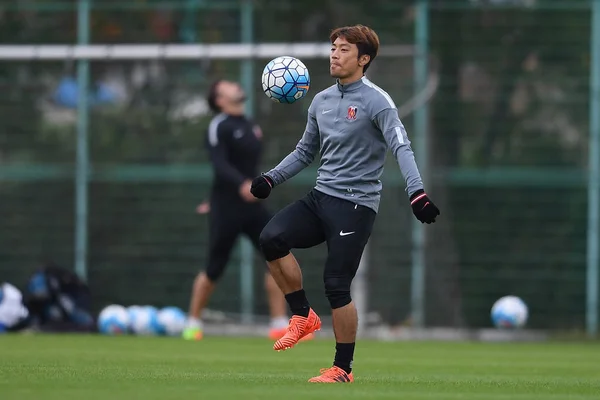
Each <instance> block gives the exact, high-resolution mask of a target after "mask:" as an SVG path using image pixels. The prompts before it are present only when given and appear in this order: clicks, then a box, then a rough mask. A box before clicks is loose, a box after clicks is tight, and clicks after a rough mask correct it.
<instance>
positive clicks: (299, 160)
mask: <svg viewBox="0 0 600 400" xmlns="http://www.w3.org/2000/svg"><path fill="white" fill-rule="evenodd" d="M319 146H320V140H319V126H318V125H317V119H316V117H315V116H314V114H313V113H312V112H311V110H310V109H309V112H308V121H307V122H306V129H305V130H304V134H303V135H302V138H301V139H300V141H299V142H298V144H297V145H296V148H295V149H294V151H292V152H291V153H290V154H288V155H287V156H286V157H285V158H284V159H283V160H282V161H281V162H280V163H279V164H278V165H277V166H276V167H275V168H273V169H272V170H270V171H269V172H267V175H268V176H269V177H270V178H271V179H272V180H273V186H277V185H280V184H282V183H283V182H285V181H287V180H288V179H290V178H292V177H293V176H295V175H296V174H298V173H299V172H300V171H302V170H303V169H304V168H306V167H308V166H309V165H310V164H311V163H312V162H313V160H314V159H315V156H316V155H317V153H318V152H319Z"/></svg>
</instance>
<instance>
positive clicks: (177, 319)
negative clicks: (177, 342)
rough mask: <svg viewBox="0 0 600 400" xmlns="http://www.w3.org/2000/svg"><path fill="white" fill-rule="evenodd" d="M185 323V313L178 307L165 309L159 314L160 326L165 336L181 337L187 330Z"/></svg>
mask: <svg viewBox="0 0 600 400" xmlns="http://www.w3.org/2000/svg"><path fill="white" fill-rule="evenodd" d="M185 321H186V316H185V313H184V312H183V311H182V310H181V309H180V308H178V307H165V308H163V309H161V310H160V311H159V312H158V324H159V326H160V329H161V333H163V334H164V335H167V336H178V335H180V334H181V333H182V332H183V329H184V328H185Z"/></svg>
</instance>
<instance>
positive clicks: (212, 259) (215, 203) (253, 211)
mask: <svg viewBox="0 0 600 400" xmlns="http://www.w3.org/2000/svg"><path fill="white" fill-rule="evenodd" d="M210 203H211V204H210V213H209V218H208V221H209V222H208V225H209V228H208V231H209V238H208V260H207V264H206V275H207V276H208V277H209V279H210V280H212V281H216V280H218V279H219V278H220V277H221V275H223V272H224V271H225V267H226V266H227V263H228V262H229V259H230V256H231V252H232V250H233V247H234V246H235V244H236V242H237V239H238V237H239V236H240V235H242V234H244V235H246V236H247V237H248V238H249V239H250V241H251V242H252V245H253V246H254V248H255V249H256V250H257V251H260V245H259V237H260V233H261V231H262V230H263V228H264V227H265V225H266V224H267V222H269V220H270V219H271V216H272V215H271V213H269V211H268V210H267V209H266V208H265V207H264V206H263V205H262V204H260V203H241V202H240V201H231V200H230V199H228V198H219V197H212V198H211V201H210Z"/></svg>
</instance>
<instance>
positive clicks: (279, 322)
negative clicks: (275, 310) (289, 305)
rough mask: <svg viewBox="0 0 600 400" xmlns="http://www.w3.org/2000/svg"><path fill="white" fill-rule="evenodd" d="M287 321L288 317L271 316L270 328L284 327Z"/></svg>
mask: <svg viewBox="0 0 600 400" xmlns="http://www.w3.org/2000/svg"><path fill="white" fill-rule="evenodd" d="M288 323H289V319H288V318H286V317H277V318H271V329H285V328H287V326H288Z"/></svg>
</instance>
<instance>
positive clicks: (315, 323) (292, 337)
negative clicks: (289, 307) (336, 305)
mask: <svg viewBox="0 0 600 400" xmlns="http://www.w3.org/2000/svg"><path fill="white" fill-rule="evenodd" d="M319 329H321V318H319V316H318V315H317V313H315V312H314V311H313V309H312V308H311V309H310V311H309V312H308V317H302V316H300V315H294V316H292V319H290V324H289V326H288V327H287V330H286V333H285V335H283V337H281V339H279V340H278V341H276V342H275V344H274V345H273V350H277V351H281V350H287V349H291V348H292V347H294V346H295V345H296V344H297V343H298V342H299V341H300V340H302V339H305V338H306V339H309V338H312V336H313V335H312V333H313V332H315V331H318V330H319ZM306 339H305V340H306Z"/></svg>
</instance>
